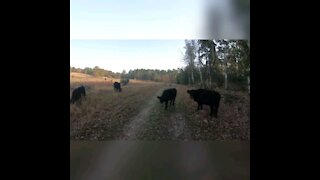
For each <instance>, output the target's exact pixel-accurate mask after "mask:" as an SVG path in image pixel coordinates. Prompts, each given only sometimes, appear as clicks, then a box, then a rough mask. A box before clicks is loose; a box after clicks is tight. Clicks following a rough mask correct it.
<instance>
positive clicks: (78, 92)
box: [70, 86, 86, 104]
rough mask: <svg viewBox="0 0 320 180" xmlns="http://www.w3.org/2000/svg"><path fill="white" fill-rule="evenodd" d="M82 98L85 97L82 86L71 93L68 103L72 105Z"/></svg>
mask: <svg viewBox="0 0 320 180" xmlns="http://www.w3.org/2000/svg"><path fill="white" fill-rule="evenodd" d="M82 96H84V97H85V96H86V90H85V88H84V86H80V87H78V88H76V89H74V90H73V91H72V97H71V100H70V103H72V104H74V103H75V102H76V101H78V100H79V99H80V98H81V97H82Z"/></svg>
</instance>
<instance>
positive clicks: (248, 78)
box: [247, 76, 250, 94]
mask: <svg viewBox="0 0 320 180" xmlns="http://www.w3.org/2000/svg"><path fill="white" fill-rule="evenodd" d="M247 80H248V92H249V94H250V76H248V77H247Z"/></svg>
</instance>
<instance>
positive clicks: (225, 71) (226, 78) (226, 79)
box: [224, 65, 228, 90]
mask: <svg viewBox="0 0 320 180" xmlns="http://www.w3.org/2000/svg"><path fill="white" fill-rule="evenodd" d="M224 89H225V90H227V89H228V73H227V65H225V67H224Z"/></svg>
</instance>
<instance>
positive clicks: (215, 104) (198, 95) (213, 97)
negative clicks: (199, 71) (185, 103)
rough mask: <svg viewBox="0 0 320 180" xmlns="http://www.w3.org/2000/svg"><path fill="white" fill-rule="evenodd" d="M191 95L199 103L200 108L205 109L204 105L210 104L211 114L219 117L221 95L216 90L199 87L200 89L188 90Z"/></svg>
mask: <svg viewBox="0 0 320 180" xmlns="http://www.w3.org/2000/svg"><path fill="white" fill-rule="evenodd" d="M187 93H189V94H190V97H191V98H192V99H193V100H194V101H196V102H197V103H198V109H197V110H199V109H203V108H202V105H203V104H205V105H208V106H210V110H211V111H210V116H212V115H214V117H216V118H217V117H218V109H219V103H220V98H221V95H220V94H219V93H218V92H216V91H211V90H205V89H198V90H187Z"/></svg>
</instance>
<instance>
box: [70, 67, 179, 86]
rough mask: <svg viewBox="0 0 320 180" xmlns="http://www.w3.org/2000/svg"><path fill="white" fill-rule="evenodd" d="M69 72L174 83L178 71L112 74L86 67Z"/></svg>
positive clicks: (96, 68)
mask: <svg viewBox="0 0 320 180" xmlns="http://www.w3.org/2000/svg"><path fill="white" fill-rule="evenodd" d="M70 72H78V73H84V74H89V75H93V76H96V77H110V78H119V79H120V78H121V79H138V80H147V81H148V80H149V81H156V82H170V83H175V82H176V77H177V74H178V72H179V71H178V70H175V69H173V70H157V69H135V70H130V71H129V72H126V71H125V70H124V71H122V73H114V72H112V71H109V70H105V69H102V68H99V67H98V66H96V67H94V68H89V67H86V68H84V69H81V68H75V67H70Z"/></svg>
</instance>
